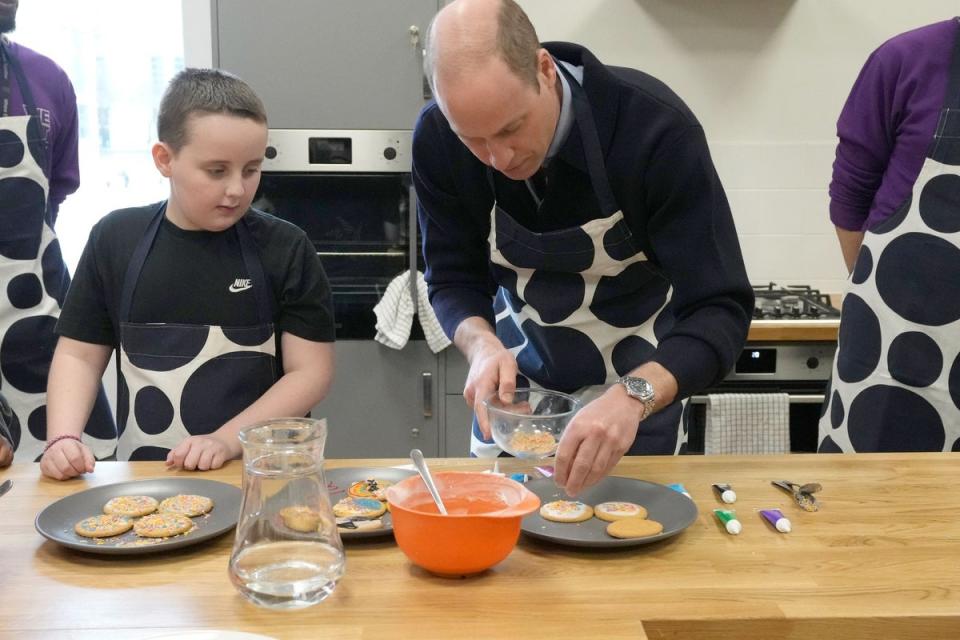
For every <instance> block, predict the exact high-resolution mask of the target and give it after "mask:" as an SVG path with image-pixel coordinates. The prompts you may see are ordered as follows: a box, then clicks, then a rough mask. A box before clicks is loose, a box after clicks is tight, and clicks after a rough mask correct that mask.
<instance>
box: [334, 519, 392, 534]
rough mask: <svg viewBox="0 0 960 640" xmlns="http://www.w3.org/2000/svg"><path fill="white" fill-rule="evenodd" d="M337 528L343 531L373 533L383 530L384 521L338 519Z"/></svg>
mask: <svg viewBox="0 0 960 640" xmlns="http://www.w3.org/2000/svg"><path fill="white" fill-rule="evenodd" d="M337 527H338V528H339V529H340V530H341V531H371V530H373V529H382V528H383V520H381V519H380V518H371V519H364V518H337Z"/></svg>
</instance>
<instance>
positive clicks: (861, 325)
mask: <svg viewBox="0 0 960 640" xmlns="http://www.w3.org/2000/svg"><path fill="white" fill-rule="evenodd" d="M837 135H838V137H839V139H840V141H839V143H838V145H837V158H836V162H835V163H834V168H833V181H832V183H831V184H830V217H831V220H832V221H833V223H834V224H835V225H836V227H837V234H838V236H839V239H840V246H841V249H842V251H843V256H844V259H845V261H846V263H847V268H848V269H849V270H850V272H851V273H850V278H849V282H848V288H847V292H846V295H845V297H844V299H843V304H842V308H841V316H840V336H839V342H838V346H837V353H836V357H835V358H834V366H833V374H832V377H831V383H830V388H829V389H828V392H827V396H826V401H825V403H824V406H823V414H822V416H821V418H820V434H819V435H820V444H819V447H818V450H819V451H820V452H823V453H838V452H875V451H960V20H958V19H957V18H954V19H951V20H945V21H943V22H938V23H935V24H931V25H928V26H925V27H921V28H919V29H915V30H913V31H909V32H907V33H903V34H901V35H899V36H896V37H894V38H893V39H891V40H889V41H887V42H886V43H884V44H883V45H882V46H880V47H879V48H878V49H877V50H876V51H874V52H873V54H872V55H871V56H870V58H869V59H868V60H867V62H866V64H865V65H864V67H863V70H862V71H861V72H860V76H859V78H857V81H856V83H855V84H854V86H853V90H852V91H851V93H850V97H849V98H848V100H847V103H846V105H845V106H844V108H843V111H842V113H841V114H840V119H839V121H838V123H837Z"/></svg>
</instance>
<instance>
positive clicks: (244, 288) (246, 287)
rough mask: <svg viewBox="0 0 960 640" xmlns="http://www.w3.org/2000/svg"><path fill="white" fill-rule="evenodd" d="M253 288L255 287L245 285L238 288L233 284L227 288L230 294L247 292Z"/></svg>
mask: <svg viewBox="0 0 960 640" xmlns="http://www.w3.org/2000/svg"><path fill="white" fill-rule="evenodd" d="M251 287H253V285H252V284H244V285H241V286H239V287H238V286H237V285H236V284H232V285H230V286H229V287H227V288H228V289H229V290H230V293H240V292H241V291H246V290H247V289H249V288H251Z"/></svg>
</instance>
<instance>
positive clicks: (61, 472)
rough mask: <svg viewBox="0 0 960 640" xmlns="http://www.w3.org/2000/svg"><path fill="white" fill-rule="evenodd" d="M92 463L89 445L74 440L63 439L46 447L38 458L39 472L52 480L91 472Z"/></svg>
mask: <svg viewBox="0 0 960 640" xmlns="http://www.w3.org/2000/svg"><path fill="white" fill-rule="evenodd" d="M94 463H95V460H94V457H93V452H92V451H90V447H88V446H87V445H85V444H83V443H82V442H77V441H76V440H70V439H64V440H60V441H59V442H57V443H55V444H54V445H53V446H52V447H50V448H49V449H47V451H46V453H44V454H43V457H42V458H40V472H41V473H42V474H43V475H45V476H47V477H48V478H53V479H54V480H67V479H69V478H73V477H75V476H79V475H80V474H82V473H91V472H92V471H93V465H94Z"/></svg>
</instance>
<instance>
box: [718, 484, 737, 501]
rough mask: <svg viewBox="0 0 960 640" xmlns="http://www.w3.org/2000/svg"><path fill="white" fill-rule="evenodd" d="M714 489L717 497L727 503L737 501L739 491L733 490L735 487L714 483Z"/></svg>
mask: <svg viewBox="0 0 960 640" xmlns="http://www.w3.org/2000/svg"><path fill="white" fill-rule="evenodd" d="M713 490H714V491H715V492H716V494H717V497H718V498H720V499H721V500H723V501H724V502H726V503H727V504H733V503H734V502H736V501H737V493H736V492H735V491H734V490H733V487H731V486H730V485H728V484H715V485H713Z"/></svg>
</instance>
